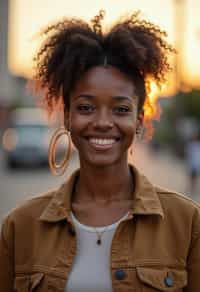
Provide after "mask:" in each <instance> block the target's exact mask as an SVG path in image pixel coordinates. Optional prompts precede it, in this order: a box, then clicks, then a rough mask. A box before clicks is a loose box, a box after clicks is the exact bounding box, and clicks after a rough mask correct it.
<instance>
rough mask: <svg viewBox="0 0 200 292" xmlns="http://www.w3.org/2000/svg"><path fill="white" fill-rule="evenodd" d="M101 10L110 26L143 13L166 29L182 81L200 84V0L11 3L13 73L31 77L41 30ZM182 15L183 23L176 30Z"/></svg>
mask: <svg viewBox="0 0 200 292" xmlns="http://www.w3.org/2000/svg"><path fill="white" fill-rule="evenodd" d="M181 3H182V4H183V5H181ZM100 9H105V10H106V16H105V21H104V23H105V25H106V26H109V25H110V24H111V23H113V22H114V21H116V20H117V19H119V17H120V16H123V15H126V14H130V13H131V12H133V11H136V10H140V11H141V15H142V16H143V17H144V18H145V19H147V20H150V21H151V22H153V23H155V24H157V25H159V26H160V27H161V28H162V29H164V30H166V31H167V33H168V40H169V41H170V42H171V43H173V44H175V45H176V46H177V49H178V50H179V51H180V54H179V56H180V57H179V58H180V59H181V60H182V62H181V64H182V65H181V72H182V73H181V74H182V78H183V79H184V80H185V81H186V82H187V83H189V84H191V85H200V57H199V55H200V54H199V52H200V17H199V15H200V1H199V0H99V1H94V0H93V1H92V0H10V16H9V32H10V34H9V35H10V38H9V68H10V70H11V71H12V72H13V73H14V74H17V75H23V76H29V77H30V76H31V74H32V73H31V72H32V67H33V63H32V59H33V56H34V53H35V51H36V50H37V48H38V46H39V43H38V41H37V39H36V38H35V35H36V34H37V33H38V32H39V31H40V29H41V28H43V27H45V26H47V25H48V24H49V23H51V22H53V21H56V20H58V19H60V18H62V17H71V16H74V17H80V18H83V19H86V20H89V19H91V18H92V17H93V16H94V15H96V14H98V11H99V10H100ZM179 16H182V23H181V22H179V24H178V27H177V30H175V23H176V21H177V20H178V17H179ZM175 31H178V33H175ZM176 39H179V43H180V44H179V46H178V45H177V41H175V40H176Z"/></svg>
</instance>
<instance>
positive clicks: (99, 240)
mask: <svg viewBox="0 0 200 292" xmlns="http://www.w3.org/2000/svg"><path fill="white" fill-rule="evenodd" d="M94 230H95V232H96V235H97V241H96V244H97V245H101V243H102V236H103V234H104V232H105V231H106V230H107V228H105V229H103V230H102V231H98V230H97V229H96V228H94Z"/></svg>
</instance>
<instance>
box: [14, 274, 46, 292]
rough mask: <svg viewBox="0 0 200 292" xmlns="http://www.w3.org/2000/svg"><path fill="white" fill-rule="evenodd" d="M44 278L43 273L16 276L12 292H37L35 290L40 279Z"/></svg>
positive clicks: (38, 285) (40, 281)
mask: <svg viewBox="0 0 200 292" xmlns="http://www.w3.org/2000/svg"><path fill="white" fill-rule="evenodd" d="M43 278H44V274H43V273H35V274H32V275H25V276H17V277H16V278H15V283H14V291H16V292H34V291H35V292H37V291H38V292H39V291H40V290H37V289H36V288H39V287H40V285H41V283H42V279H43Z"/></svg>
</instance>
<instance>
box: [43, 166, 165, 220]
mask: <svg viewBox="0 0 200 292" xmlns="http://www.w3.org/2000/svg"><path fill="white" fill-rule="evenodd" d="M130 167H131V170H132V172H133V174H134V177H135V184H136V188H135V191H134V193H133V205H132V208H131V213H132V215H133V216H134V215H159V216H161V217H164V213H163V208H162V206H161V203H160V200H159V197H158V194H157V192H156V189H155V187H154V186H153V185H152V184H151V183H150V182H149V180H148V179H147V178H146V177H145V176H144V175H142V174H140V173H139V172H138V170H137V169H136V168H135V167H134V166H132V165H130ZM78 175H79V170H76V171H75V172H74V173H73V174H72V175H71V177H70V178H69V180H68V181H67V182H66V183H64V184H63V185H61V187H60V188H59V189H58V190H56V191H54V193H53V196H52V199H51V200H50V202H49V204H48V205H47V206H46V208H45V209H44V211H43V212H42V214H41V216H40V218H39V219H40V220H42V221H46V222H58V221H61V220H64V219H67V220H68V221H70V222H71V219H70V211H71V196H72V193H73V187H74V185H75V182H76V179H77V178H78Z"/></svg>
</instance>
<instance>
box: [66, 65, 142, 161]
mask: <svg viewBox="0 0 200 292" xmlns="http://www.w3.org/2000/svg"><path fill="white" fill-rule="evenodd" d="M137 113H138V99H137V97H136V94H135V87H134V84H133V82H132V81H131V80H130V79H129V78H128V77H127V76H126V75H125V74H123V73H122V72H120V71H119V70H118V69H117V68H114V67H103V66H97V67H93V68H91V69H90V70H89V71H87V72H86V73H85V74H84V75H83V76H82V78H81V79H80V80H79V81H78V82H77V84H76V86H75V88H74V90H73V92H72V94H71V96H70V109H69V111H68V112H67V113H66V118H65V124H66V126H67V127H68V128H69V129H70V131H71V137H72V141H73V143H74V145H75V146H76V148H77V149H78V151H79V156H80V161H81V164H83V163H87V164H90V165H94V166H109V165H112V164H115V163H118V162H120V161H123V160H124V159H125V160H127V152H128V148H129V146H130V145H131V144H132V141H133V138H134V135H135V131H136V127H137V125H138V123H139V121H138V119H137Z"/></svg>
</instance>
